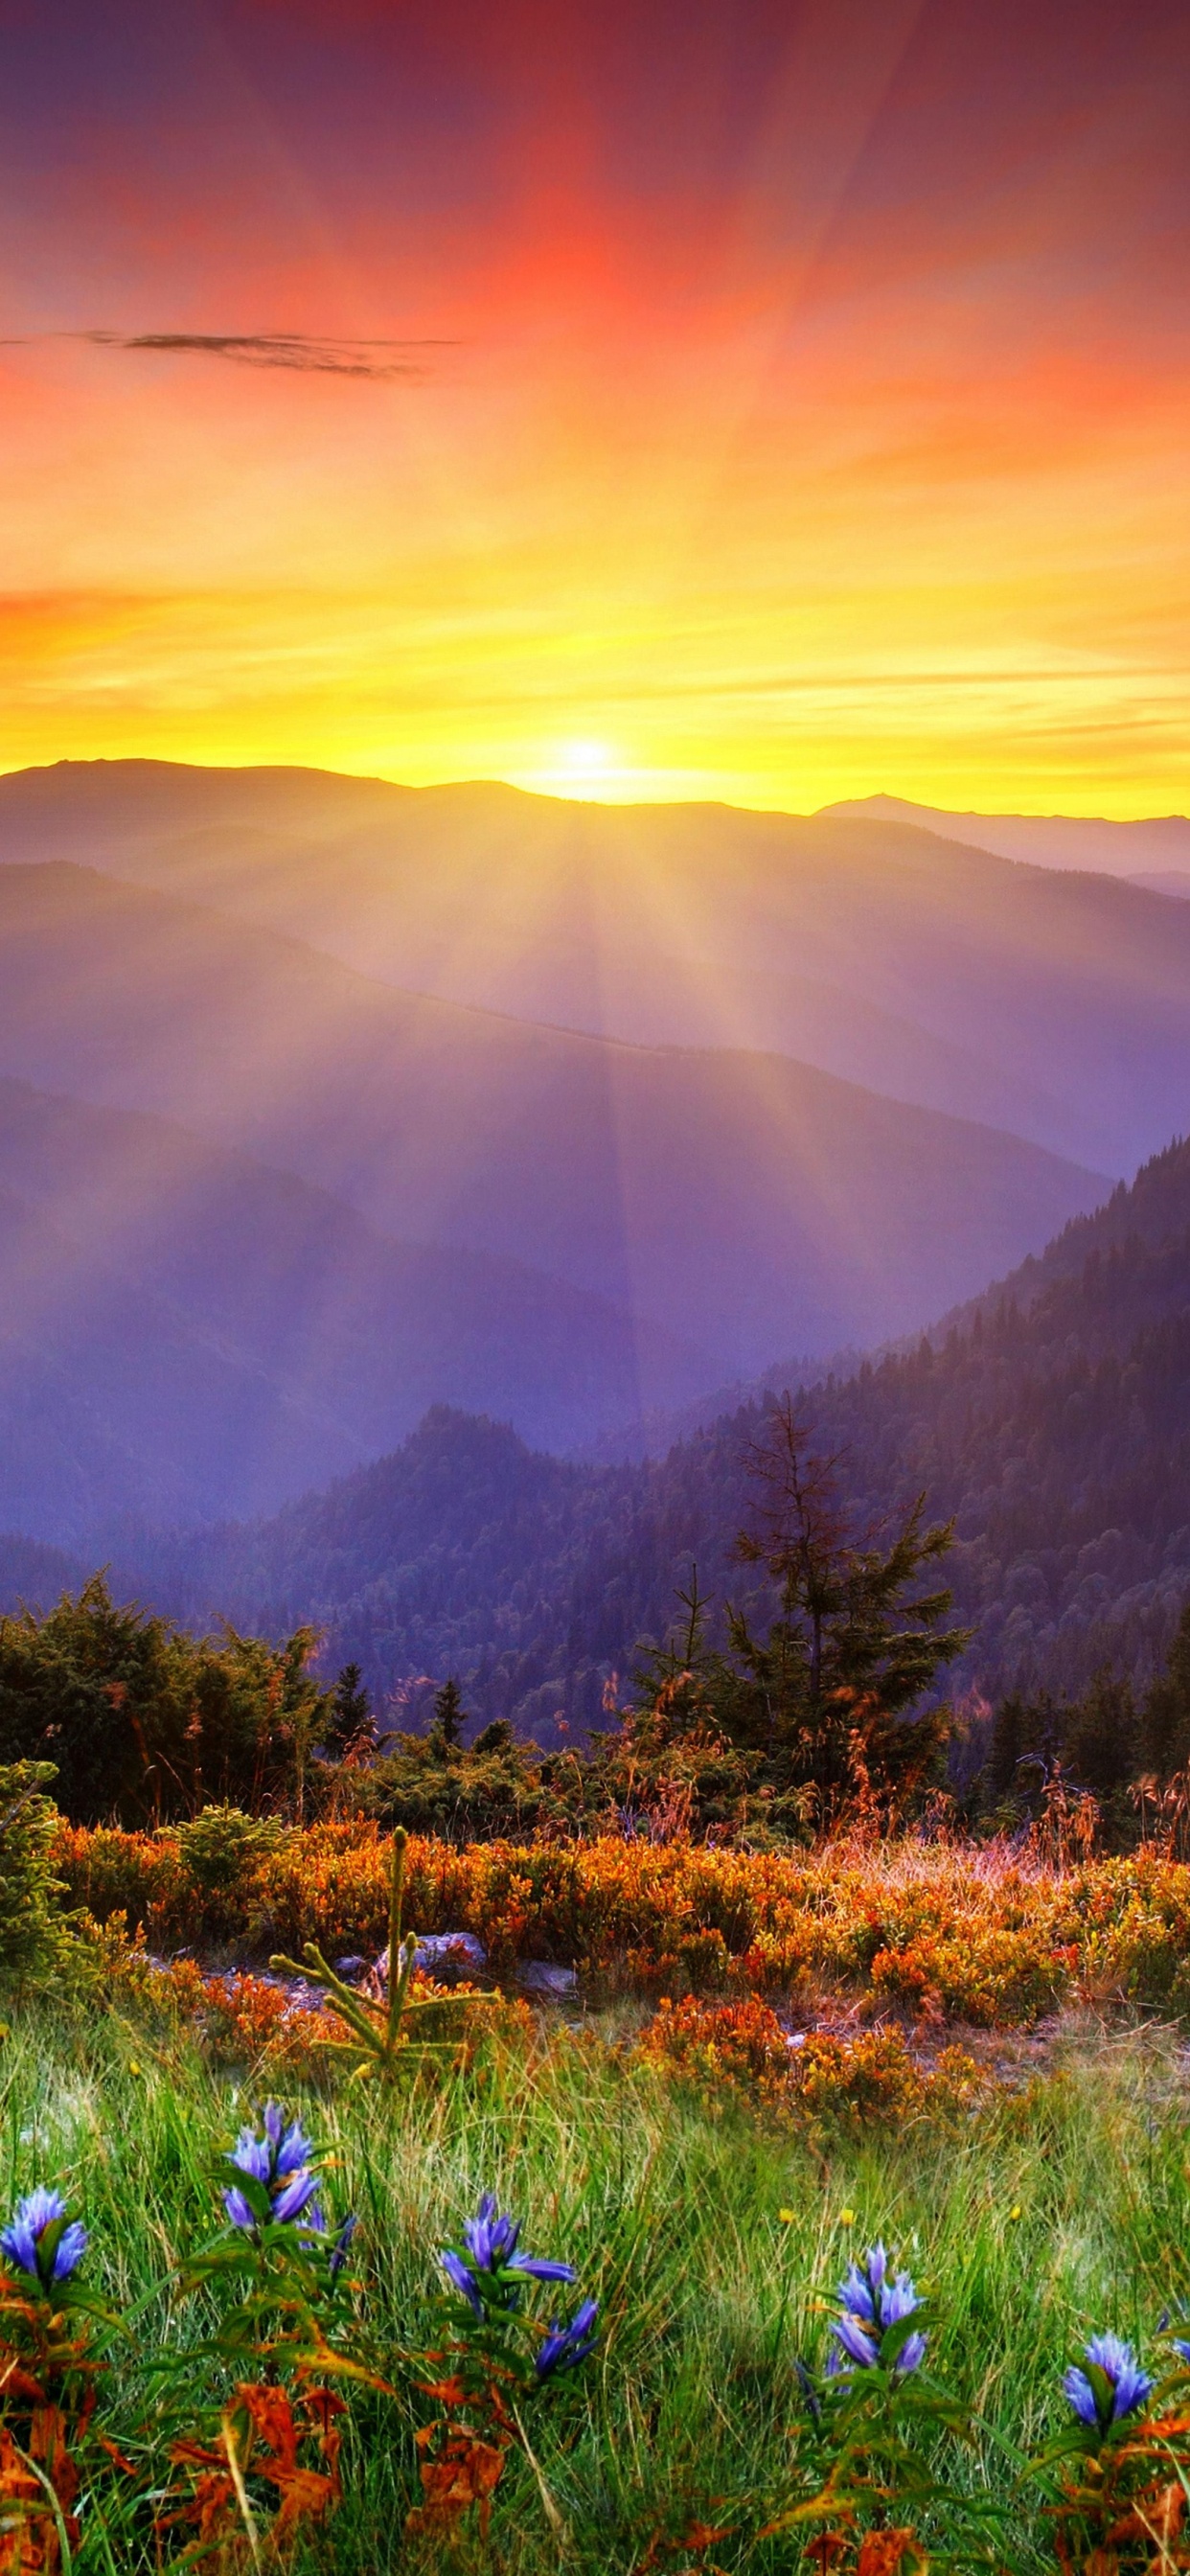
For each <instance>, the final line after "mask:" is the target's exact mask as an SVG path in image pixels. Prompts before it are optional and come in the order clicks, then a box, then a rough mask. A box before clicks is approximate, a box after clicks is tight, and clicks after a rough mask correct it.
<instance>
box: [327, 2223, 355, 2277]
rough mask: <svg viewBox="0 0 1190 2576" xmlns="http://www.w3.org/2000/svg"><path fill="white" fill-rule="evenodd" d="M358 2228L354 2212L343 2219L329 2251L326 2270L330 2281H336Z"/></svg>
mask: <svg viewBox="0 0 1190 2576" xmlns="http://www.w3.org/2000/svg"><path fill="white" fill-rule="evenodd" d="M358 2226H359V2220H358V2218H357V2217H356V2215H355V2212H354V2210H352V2212H351V2214H350V2216H349V2217H347V2218H345V2219H344V2221H343V2224H342V2226H341V2228H340V2229H339V2233H338V2235H337V2236H336V2238H335V2241H334V2244H333V2245H332V2247H331V2250H330V2257H329V2260H328V2263H327V2270H328V2272H329V2273H330V2276H331V2279H332V2281H337V2280H338V2278H339V2274H340V2272H341V2271H342V2269H343V2266H344V2264H345V2262H346V2260H347V2253H348V2248H349V2246H350V2244H351V2240H352V2237H353V2236H354V2234H355V2231H356V2228H357V2227H358Z"/></svg>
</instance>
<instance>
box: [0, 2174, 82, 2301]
mask: <svg viewBox="0 0 1190 2576" xmlns="http://www.w3.org/2000/svg"><path fill="white" fill-rule="evenodd" d="M65 2216H66V2203H65V2201H64V2200H63V2198H62V2195H61V2193H60V2192H57V2191H45V2190H44V2189H42V2188H41V2187H40V2186H39V2187H38V2189H37V2190H36V2191H31V2192H29V2193H28V2195H27V2197H26V2198H25V2199H24V2200H20V2201H18V2202H17V2205H16V2208H15V2210H14V2211H13V2214H12V2217H11V2218H10V2220H9V2222H8V2225H7V2227H5V2228H0V2252H3V2253H5V2254H7V2256H8V2259H9V2261H10V2263H15V2264H16V2267H17V2270H18V2271H19V2272H24V2273H26V2274H27V2275H28V2277H29V2279H30V2280H32V2281H36V2283H37V2286H38V2288H39V2289H40V2290H45V2291H48V2290H50V2289H51V2288H52V2286H53V2284H54V2283H55V2282H57V2281H68V2280H69V2279H70V2275H71V2273H72V2272H74V2271H77V2269H78V2266H79V2264H80V2263H81V2261H82V2259H83V2256H84V2254H85V2253H86V2250H87V2230H86V2228H85V2227H84V2226H83V2225H82V2223H81V2221H80V2220H79V2219H77V2218H72V2219H71V2221H70V2223H69V2225H68V2226H65V2227H62V2228H61V2233H60V2234H58V2233H57V2230H58V2227H59V2225H60V2222H61V2221H62V2220H63V2219H64V2218H65ZM50 2230H54V2231H55V2241H54V2242H52V2243H51V2244H49V2245H47V2244H46V2242H45V2239H46V2236H47V2233H48V2232H49V2231H50Z"/></svg>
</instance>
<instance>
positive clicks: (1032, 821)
mask: <svg viewBox="0 0 1190 2576" xmlns="http://www.w3.org/2000/svg"><path fill="white" fill-rule="evenodd" d="M875 810H876V812H877V814H878V816H879V817H881V818H883V819H875V820H874V819H872V818H871V809H865V811H864V812H862V813H859V814H851V813H839V812H833V813H827V814H824V815H818V816H811V817H805V816H802V817H799V816H796V815H788V814H758V813H744V812H740V811H737V810H734V809H732V808H730V807H726V806H693V805H688V806H647V807H641V806H637V807H608V806H599V805H593V804H577V803H568V802H566V801H564V800H559V799H556V798H549V797H540V796H529V795H524V794H521V793H519V792H518V791H516V790H515V789H512V788H508V787H502V786H499V785H492V784H487V785H485V784H482V783H479V784H472V785H463V786H449V787H440V788H428V789H423V790H418V791H414V790H412V789H409V788H401V787H395V786H390V785H387V784H386V783H385V782H383V781H379V780H368V779H353V778H337V777H334V776H332V775H329V774H327V773H323V772H318V771H302V770H198V769H187V768H183V767H180V766H171V765H169V764H167V763H155V762H135V761H131V762H125V761H119V762H109V763H104V762H93V763H62V764H60V765H59V766H58V767H56V768H54V769H47V770H36V771H25V772H22V773H18V774H16V775H14V776H11V777H9V778H5V779H0V856H2V857H7V859H8V860H9V861H10V862H14V863H18V864H19V863H24V862H27V861H29V860H44V859H47V858H49V859H53V858H63V857H66V858H72V859H75V860H76V861H84V862H86V863H87V864H90V865H94V866H98V867H100V868H102V869H104V870H105V871H108V872H110V873H113V874H115V875H117V876H120V877H122V878H124V879H127V880H135V881H137V882H139V883H141V884H144V885H150V886H153V887H154V888H156V889H158V890H159V891H162V892H166V893H169V894H171V895H172V896H174V897H181V898H185V899H187V900H190V901H196V900H197V901H200V902H202V903H203V904H205V905H209V906H212V907H214V908H216V909H218V910H221V911H223V912H228V913H233V914H235V915H236V917H237V918H239V919H241V920H244V921H248V922H251V923H253V924H254V925H255V926H256V927H258V928H260V929H269V930H272V931H274V932H281V933H282V934H284V935H285V936H287V937H290V938H296V939H299V940H301V941H303V942H305V943H306V944H307V945H309V946H311V947H315V948H317V949H319V950H320V951H322V952H324V953H325V954H327V955H328V956H333V957H335V958H337V959H338V960H339V961H340V962H341V963H343V964H345V965H348V966H351V967H354V968H355V969H356V970H357V971H358V972H360V973H362V974H365V975H366V976H367V977H368V978H369V980H380V981H383V982H387V983H389V984H392V985H395V986H397V987H399V988H402V989H404V990H417V991H422V992H429V993H434V994H436V995H439V996H441V997H443V998H444V999H447V1000H453V1001H455V1002H461V1003H464V1004H468V1005H474V1006H476V1007H481V1008H483V1009H485V1010H488V1011H492V1010H495V1011H500V1012H504V1013H508V1014H511V1015H513V1016H515V1017H518V1018H520V1019H523V1020H527V1021H530V1022H533V1023H535V1024H541V1023H554V1024H558V1025H561V1026H565V1027H569V1028H573V1029H579V1030H583V1031H586V1032H590V1033H593V1034H596V1035H604V1036H610V1037H615V1038H619V1039H621V1040H623V1041H625V1042H630V1043H633V1044H639V1045H647V1046H657V1045H666V1046H669V1045H682V1046H685V1047H694V1048H696V1049H698V1050H701V1051H705V1050H707V1049H711V1048H714V1049H723V1050H727V1051H737V1052H743V1053H746V1054H752V1055H755V1054H757V1053H764V1054H768V1053H773V1052H779V1053H782V1054H785V1055H788V1056H792V1057H793V1058H794V1059H795V1060H797V1061H798V1062H801V1063H808V1064H813V1065H816V1066H817V1067H818V1068H819V1069H821V1070H824V1071H827V1072H831V1073H834V1074H836V1075H838V1076H839V1077H840V1078H843V1079H846V1080H849V1081H852V1082H856V1083H858V1084H860V1085H861V1086H862V1087H864V1088H865V1089H868V1090H874V1091H878V1092H881V1093H883V1094H886V1095H887V1096H889V1097H891V1098H894V1099H900V1100H906V1101H910V1102H914V1103H917V1104H920V1105H923V1106H927V1107H931V1108H936V1109H941V1110H944V1111H946V1112H948V1113H951V1114H956V1115H961V1116H963V1117H968V1118H972V1119H975V1120H978V1121H980V1122H982V1123H985V1124H989V1125H993V1126H996V1127H1001V1128H1006V1129H1008V1130H1010V1131H1011V1132H1013V1133H1016V1134H1019V1135H1022V1136H1026V1137H1028V1138H1030V1139H1031V1140H1032V1141H1034V1142H1036V1143H1040V1144H1044V1145H1046V1146H1048V1147H1049V1148H1051V1149H1052V1150H1054V1151H1056V1152H1060V1153H1062V1154H1065V1155H1069V1156H1071V1157H1073V1158H1074V1159H1075V1160H1077V1161H1080V1162H1082V1163H1085V1164H1089V1165H1091V1166H1093V1167H1094V1168H1096V1169H1105V1168H1106V1169H1108V1170H1111V1171H1112V1172H1114V1173H1116V1174H1121V1175H1122V1174H1126V1173H1130V1172H1131V1171H1132V1170H1133V1169H1134V1168H1135V1166H1136V1164H1137V1163H1138V1162H1139V1161H1140V1160H1142V1159H1143V1158H1144V1156H1146V1155H1147V1154H1149V1153H1151V1152H1153V1151H1155V1150H1156V1149H1157V1148H1159V1147H1160V1146H1161V1145H1162V1144H1163V1143H1164V1141H1165V1140H1166V1138H1167V1137H1168V1136H1169V1134H1170V1132H1171V1130H1172V1129H1173V1128H1174V1127H1175V1126H1176V1125H1178V1124H1180V1123H1190V913H1187V912H1186V910H1185V908H1184V907H1183V906H1181V905H1179V906H1178V907H1177V909H1176V912H1175V909H1174V907H1173V905H1172V903H1171V902H1170V900H1169V899H1168V898H1163V897H1162V896H1161V895H1159V894H1156V893H1153V892H1151V891H1148V890H1146V889H1145V888H1144V887H1142V886H1138V885H1136V884H1125V883H1124V882H1123V881H1122V879H1121V877H1120V876H1119V875H1118V874H1102V873H1101V874H1098V875H1095V874H1091V875H1088V874H1087V873H1085V870H1086V869H1087V868H1091V869H1096V868H1097V869H1101V870H1102V869H1103V868H1106V867H1108V866H1109V865H1111V866H1114V867H1116V868H1118V867H1120V866H1123V867H1125V868H1126V869H1128V870H1131V871H1133V872H1136V871H1138V870H1142V869H1143V868H1144V867H1145V866H1146V865H1148V866H1150V867H1170V866H1174V867H1176V866H1177V865H1178V863H1179V862H1180V861H1182V860H1184V859H1185V858H1186V856H1187V850H1188V846H1190V845H1188V842H1187V835H1190V824H1187V823H1186V822H1185V821H1183V820H1182V819H1181V818H1179V817H1172V818H1169V819H1168V821H1166V822H1163V823H1159V824H1153V825H1147V824H1146V825H1140V824H1136V825H1132V824H1128V825H1124V824H1120V825H1115V824H1105V825H1102V826H1100V825H1097V824H1084V823H1081V822H1074V821H1071V820H1070V819H1069V818H1061V817H1058V818H1055V819H1053V820H1052V821H1051V820H1049V819H1044V818H1043V819H1037V818H1033V817H1028V816H1026V817H1023V818H1021V817H1018V818H1013V817H1008V818H1004V817H994V818H987V817H959V818H948V817H946V816H944V815H940V814H935V813H930V812H929V811H928V809H921V816H920V820H921V821H922V822H924V823H926V824H927V825H928V826H929V828H928V829H925V830H923V829H920V828H917V827H916V826H915V825H914V823H913V822H912V820H910V819H906V810H905V809H902V808H901V807H899V806H897V805H896V803H895V801H893V800H876V803H875ZM910 810H912V809H910ZM985 826H986V829H987V830H988V831H993V830H994V831H995V832H996V833H997V834H1001V837H1004V835H1007V838H1006V840H1005V846H1006V848H1007V847H1008V845H1009V843H1011V845H1012V848H1013V850H1014V851H1016V849H1017V846H1018V842H1019V847H1020V851H1021V853H1022V854H1023V855H1025V856H1028V857H1040V858H1043V859H1044V860H1045V861H1046V864H1045V865H1042V866H1034V865H1023V864H1018V863H1015V862H1014V859H1013V858H1010V857H1005V856H1002V855H997V854H996V853H995V851H994V850H993V849H991V848H988V847H972V846H970V841H971V840H973V839H978V838H979V835H980V833H982V832H983V831H984V829H985ZM1001 826H1003V833H1001ZM956 832H957V833H961V834H963V835H965V836H966V838H967V844H968V845H966V846H963V845H962V844H961V842H960V840H957V839H955V838H947V837H943V835H945V834H947V833H952V834H953V833H956ZM1146 834H1147V835H1148V836H1149V838H1148V839H1145V838H1144V835H1146ZM1014 835H1016V836H1017V837H1016V839H1014V838H1013V836H1014ZM1097 835H1098V836H1099V838H1097V837H1096V836H1097ZM1138 835H1139V836H1141V837H1140V838H1137V836H1138ZM1101 843H1102V847H1101ZM1105 852H1106V854H1107V855H1106V856H1105V855H1104V853H1105ZM1121 854H1122V855H1121ZM1051 860H1061V861H1062V862H1063V864H1062V865H1061V866H1058V865H1055V864H1050V862H1051ZM534 1257H536V1256H534Z"/></svg>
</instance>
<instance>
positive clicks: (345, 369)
mask: <svg viewBox="0 0 1190 2576" xmlns="http://www.w3.org/2000/svg"><path fill="white" fill-rule="evenodd" d="M30 339H50V340H87V341H89V342H90V343H91V344H92V346H93V347H95V348H98V349H120V350H133V351H136V350H149V351H153V352H159V353H160V354H162V355H163V356H165V357H171V358H175V357H179V358H224V359H227V360H228V361H229V362H230V364H231V365H232V366H236V367H276V368H281V369H282V370H283V371H284V372H285V373H287V374H289V375H304V376H359V377H371V378H373V379H377V380H379V381H385V380H391V379H393V378H395V377H399V376H406V377H417V376H424V375H425V373H426V359H427V353H428V351H430V350H431V349H444V348H450V347H451V346H452V345H453V344H452V343H451V342H450V341H448V340H319V339H315V338H314V337H313V336H312V335H311V334H309V333H307V332H304V331H47V332H36V333H32V334H30V335H29V337H28V338H26V339H24V340H6V341H2V342H0V347H5V348H21V347H28V346H29V343H30Z"/></svg>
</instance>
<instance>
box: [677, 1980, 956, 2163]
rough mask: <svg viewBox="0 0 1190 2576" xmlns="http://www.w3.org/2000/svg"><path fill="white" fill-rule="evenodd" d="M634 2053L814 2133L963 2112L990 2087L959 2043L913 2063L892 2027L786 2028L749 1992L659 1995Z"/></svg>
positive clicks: (710, 2098) (706, 2096) (710, 2092)
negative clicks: (736, 1999) (710, 1999)
mask: <svg viewBox="0 0 1190 2576" xmlns="http://www.w3.org/2000/svg"><path fill="white" fill-rule="evenodd" d="M638 2055H639V2057H640V2058H641V2060H642V2062H643V2063H644V2064H646V2065H650V2066H653V2067H656V2068H659V2069H661V2070H662V2071H664V2072H665V2073H667V2074H669V2075H672V2076H673V2077H675V2078H676V2079H677V2081H678V2082H680V2083H684V2084H688V2085H690V2086H691V2087H693V2088H694V2090H696V2091H697V2093H698V2094H699V2096H700V2098H701V2099H702V2100H703V2102H704V2103H712V2104H713V2103H714V2102H716V2101H722V2099H723V2097H724V2095H725V2094H726V2093H734V2094H737V2095H742V2096H745V2097H747V2098H748V2099H750V2100H752V2101H754V2102H760V2103H761V2104H763V2105H764V2106H766V2107H767V2108H768V2109H769V2110H770V2111H776V2112H779V2113H782V2114H784V2115H785V2116H787V2117H790V2118H797V2119H799V2120H800V2121H801V2122H803V2123H804V2125H805V2126H806V2127H807V2128H808V2129H809V2131H810V2133H811V2135H812V2136H813V2135H814V2134H816V2133H817V2134H820V2135H821V2134H825V2135H829V2134H830V2133H832V2132H833V2133H835V2134H840V2133H841V2134H843V2135H845V2136H851V2135H855V2134H858V2132H859V2131H861V2130H862V2129H864V2128H868V2127H871V2126H881V2125H883V2126H886V2127H904V2126H905V2124H906V2123H907V2122H908V2121H910V2120H914V2119H920V2118H922V2117H923V2116H924V2115H926V2114H927V2113H928V2114H929V2115H930V2116H931V2117H934V2118H939V2119H946V2120H949V2119H952V2118H955V2117H963V2116H967V2115H969V2114H970V2113H971V2112H972V2111H973V2110H975V2109H976V2108H977V2107H978V2105H979V2104H980V2102H981V2101H983V2100H984V2099H985V2097H986V2095H987V2093H988V2091H989V2089H990V2080H989V2078H988V2077H987V2076H986V2075H985V2073H984V2071H983V2070H982V2069H981V2068H980V2067H978V2066H977V2065H976V2064H975V2062H974V2060H973V2059H972V2058H970V2057H968V2056H967V2055H966V2053H965V2051H964V2050H962V2049H957V2048H951V2049H946V2050H944V2051H943V2053H942V2055H941V2057H940V2058H939V2059H938V2060H937V2062H936V2064H935V2065H934V2066H933V2067H932V2068H927V2067H923V2066H919V2065H918V2063H917V2061H916V2060H915V2059H914V2057H913V2056H912V2054H911V2052H910V2050H909V2048H908V2046H907V2044H906V2041H905V2037H904V2033H903V2032H902V2031H900V2030H898V2029H897V2028H895V2027H893V2026H889V2027H885V2028H883V2029H880V2030H865V2031H859V2032H854V2033H852V2032H848V2033H846V2034H845V2035H839V2034H835V2033H832V2032H829V2031H810V2032H808V2033H807V2032H789V2031H787V2030H786V2029H785V2027H784V2025H783V2023H782V2022H781V2021H780V2020H779V2019H778V2017H777V2015H776V2013H775V2012H773V2011H772V2009H771V2007H770V2006H769V2005H768V2004H764V2003H761V2002H760V2000H759V1998H758V1997H756V1996H754V1995H750V1996H748V1997H747V1998H746V1999H745V2000H744V2001H743V2002H740V2003H728V2004H704V2003H701V2002H699V2001H698V2000H697V1999H696V1998H694V1997H689V1996H688V1997H687V1998H686V2000H685V2001H684V2002H682V2003H679V2004H674V2003H672V2002H671V2001H670V1999H669V1998H668V1997H665V1998H663V2000H662V2003H661V2006H660V2009H659V2010H658V2012H657V2013H656V2015H655V2017H654V2019H653V2021H652V2022H651V2023H650V2025H649V2028H648V2030H647V2031H646V2032H645V2035H644V2037H643V2039H642V2040H641V2042H640V2045H639V2049H638Z"/></svg>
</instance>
